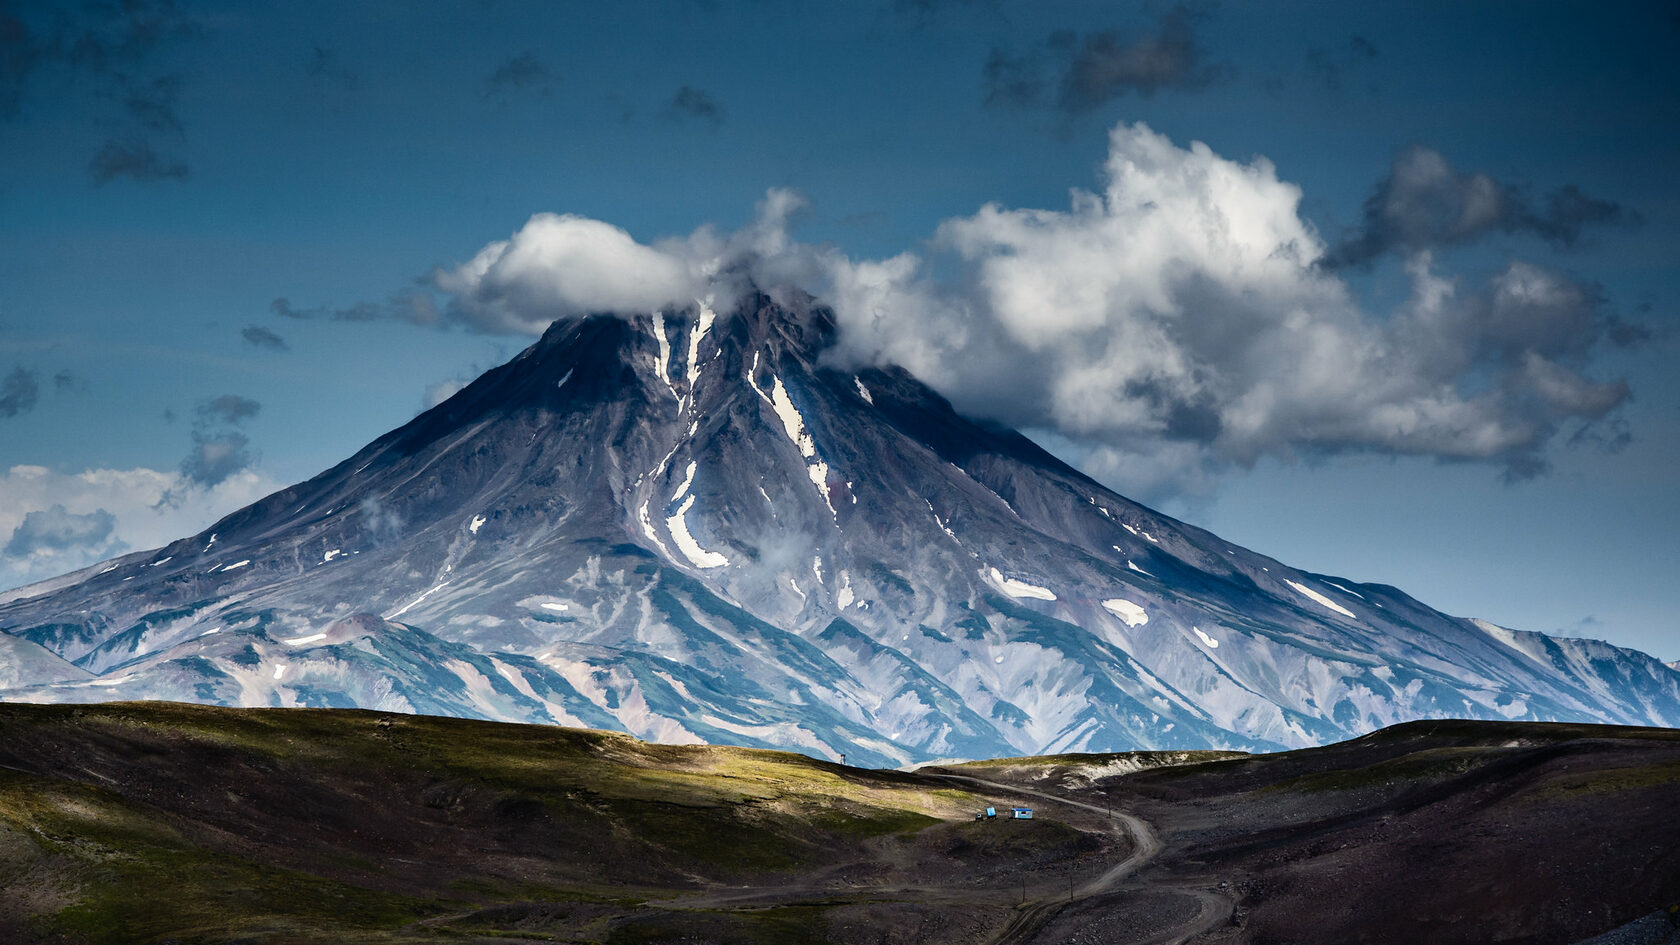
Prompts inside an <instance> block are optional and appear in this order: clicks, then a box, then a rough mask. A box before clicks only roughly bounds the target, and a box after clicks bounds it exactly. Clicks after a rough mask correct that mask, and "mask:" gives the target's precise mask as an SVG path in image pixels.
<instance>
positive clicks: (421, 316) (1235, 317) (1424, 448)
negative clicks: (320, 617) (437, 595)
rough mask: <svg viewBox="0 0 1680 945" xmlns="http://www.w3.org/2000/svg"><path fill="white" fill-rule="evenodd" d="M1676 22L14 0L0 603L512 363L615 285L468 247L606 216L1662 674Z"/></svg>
mask: <svg viewBox="0 0 1680 945" xmlns="http://www.w3.org/2000/svg"><path fill="white" fill-rule="evenodd" d="M1677 47H1680V11H1677V10H1676V8H1675V7H1674V5H1673V4H1672V3H1666V4H1657V3H1643V4H1641V3H1593V4H1586V3H1580V4H1570V3H1555V4H1513V3H1505V2H1497V3H1444V2H1443V3H1415V2H1414V3H1371V4H1326V3H1305V2H1301V3H1291V2H1272V3H1267V4H1234V3H1228V4H1222V5H1214V4H1193V5H1183V6H1175V5H1169V4H1155V3H1145V4H1121V3H1024V2H1009V0H995V2H985V0H968V2H960V0H948V2H938V0H923V2H907V0H881V2H871V3H865V2H859V3H847V4H830V3H817V2H809V3H802V2H788V3H772V2H768V0H734V2H732V0H714V2H696V3H678V2H646V3H636V2H627V3H622V4H554V3H531V4H519V3H509V2H500V0H482V2H472V3H459V4H442V3H406V2H401V3H399V2H390V3H352V4H310V3H301V4H293V5H286V6H284V7H281V8H275V7H274V5H270V4H240V3H231V4H224V3H215V4H211V3H190V2H182V3H164V2H153V0H129V2H122V3H117V2H99V3H85V4H84V3H75V2H64V3H53V4H38V3H17V2H11V3H0V140H3V141H4V147H0V585H11V584H17V583H22V582H25V581H28V580H34V579H37V578H41V577H45V576H48V575H49V574H51V573H55V572H58V571H62V570H66V569H68V568H71V567H76V566H79V565H81V564H84V563H88V562H90V561H92V560H95V559H96V558H97V557H99V556H100V555H105V554H111V553H116V552H118V551H121V550H125V549H137V548H143V547H148V546H150V545H154V544H160V543H162V542H163V541H166V540H168V539H170V538H173V537H176V536H177V535H179V534H184V533H186V532H188V531H191V530H194V529H196V528H198V527H201V526H202V525H204V524H207V523H208V522H209V521H210V520H211V519H212V518H213V517H215V516H216V515H219V514H221V513H225V512H226V511H230V510H231V509H232V508H234V507H237V506H238V505H240V504H243V503H244V502H247V501H250V500H251V499H254V498H256V497H258V496H260V495H261V494H263V492H264V491H265V490H268V489H272V488H276V487H278V486H281V485H285V484H288V483H291V482H294V481H297V480H300V479H303V478H307V477H308V476H310V475H312V474H314V473H315V472H317V471H319V470H320V469H322V468H325V467H326V466H328V465H330V464H332V463H334V462H336V461H337V460H339V459H342V458H343V457H345V456H347V455H349V454H350V453H351V452H353V451H354V450H355V449H357V448H358V447H360V446H361V445H362V444H364V443H365V442H367V441H368V440H370V439H372V438H373V437H375V436H377V435H378V434H380V433H382V432H384V431H385V430H387V429H389V428H391V427H393V426H396V425H398V424H400V423H402V422H403V421H405V420H407V419H408V418H409V417H411V416H413V415H414V413H415V412H416V411H418V410H419V409H421V408H422V407H423V406H424V405H425V404H426V403H427V402H428V399H429V398H434V397H436V396H438V395H439V394H441V393H443V392H446V391H447V390H448V389H450V386H451V385H455V384H459V383H461V382H463V381H464V380H466V379H469V378H470V377H472V376H474V375H475V374H476V373H477V372H479V371H482V370H484V369H487V368H489V367H491V366H493V365H495V364H497V363H499V362H500V361H502V360H504V359H505V358H507V357H509V356H511V355H512V354H513V353H515V352H517V351H518V350H519V349H520V348H521V347H523V346H524V345H525V344H527V343H528V342H529V340H530V336H529V335H528V334H523V333H521V331H520V330H519V328H520V327H521V326H524V327H526V328H528V327H529V326H530V324H532V323H533V322H534V321H539V320H540V319H541V318H542V317H545V315H544V313H545V312H547V311H549V310H551V309H552V310H555V311H559V310H562V309H565V308H566V306H567V305H573V304H576V305H582V304H584V303H585V302H588V301H591V299H587V298H581V297H579V296H577V295H576V293H572V294H568V293H567V292H566V290H565V289H564V287H562V288H561V289H559V290H556V291H558V292H559V293H560V294H559V295H558V296H552V297H550V296H543V297H542V298H543V299H546V301H547V303H548V308H543V307H541V306H538V309H539V310H538V311H535V312H532V311H520V312H517V313H512V314H510V313H508V312H507V311H503V310H501V309H494V311H493V310H492V309H493V308H494V306H492V304H491V302H490V301H487V300H490V299H491V296H492V295H493V294H494V293H493V292H491V290H496V291H501V290H505V289H507V288H508V287H509V286H513V287H515V288H517V287H521V286H527V285H528V284H530V285H535V284H539V283H540V284H541V285H544V286H550V287H552V284H553V283H554V280H555V279H557V278H560V277H562V276H565V275H567V274H568V273H572V272H574V270H572V269H568V268H566V267H567V266H568V265H571V264H572V263H575V262H576V260H570V261H568V260H569V259H570V258H569V257H563V256H555V255H554V254H553V253H552V252H549V253H548V254H547V255H542V254H539V255H540V256H541V258H542V259H543V260H545V262H544V263H543V265H545V266H547V267H548V268H546V269H543V270H542V271H541V272H512V271H510V272H507V273H504V274H503V275H505V277H506V279H507V280H511V281H508V282H506V283H505V284H500V283H498V284H497V285H490V284H489V283H486V282H484V281H483V280H481V279H477V277H470V278H469V277H467V276H463V272H464V270H462V269H461V268H460V267H461V266H462V265H463V264H464V263H466V262H467V261H469V260H471V259H473V258H474V257H475V256H478V255H479V254H480V253H481V251H484V250H485V249H486V247H487V246H489V245H490V244H492V243H494V242H495V241H500V240H509V239H510V238H513V237H515V234H517V238H515V239H514V244H513V245H515V246H525V245H530V246H533V247H537V248H539V249H545V251H546V250H547V249H552V246H553V244H552V243H551V242H544V241H545V240H549V239H551V238H552V237H553V235H554V234H555V233H557V232H558V233H564V232H570V231H568V230H566V228H567V227H573V228H575V227H577V226H578V225H579V224H578V223H577V218H588V219H590V220H595V221H602V222H603V223H604V224H610V225H611V226H612V227H617V228H620V229H621V230H622V231H623V233H624V234H625V241H626V245H628V246H630V247H635V246H636V245H637V244H641V246H642V247H644V248H647V247H653V249H648V250H647V252H643V253H641V254H640V255H634V254H633V255H634V258H635V259H644V258H651V257H648V253H654V254H655V255H657V254H660V253H663V254H665V256H661V257H659V258H665V257H667V256H668V257H670V258H672V259H676V260H677V261H678V262H679V263H681V264H685V265H686V264H692V263H694V262H695V260H697V259H700V258H701V257H706V258H712V257H708V256H707V253H712V254H713V256H715V255H716V252H723V253H725V255H727V254H728V253H737V254H739V253H743V252H746V253H751V254H753V258H754V259H755V260H758V261H759V262H761V263H764V265H762V266H760V267H759V268H758V269H756V270H755V272H756V273H758V274H759V275H760V277H761V278H767V277H768V276H767V275H766V274H768V273H772V272H774V273H779V274H781V275H784V276H786V277H788V278H789V279H791V280H793V281H796V282H798V283H800V284H802V285H804V286H805V287H806V288H809V289H812V290H813V291H817V292H819V293H820V294H824V295H825V296H826V295H832V296H833V298H832V299H831V300H832V301H835V302H836V304H837V305H839V306H841V308H842V309H843V311H842V316H843V317H842V323H843V325H849V326H851V329H850V331H851V338H852V344H851V347H852V348H853V349H854V350H853V356H855V357H891V358H892V359H895V360H901V361H906V362H910V363H911V364H912V366H913V367H915V368H917V369H918V370H921V371H922V372H923V373H925V374H927V375H929V377H930V380H933V381H934V382H935V383H936V384H937V385H938V386H940V388H941V389H942V390H943V391H944V392H946V393H947V394H948V395H949V396H951V397H952V398H953V399H954V400H955V401H956V402H957V403H958V404H959V405H961V406H963V407H965V408H967V409H969V410H972V411H976V412H986V413H992V414H996V415H999V416H1002V417H1003V418H1004V419H1006V420H1008V421H1010V422H1013V423H1017V424H1021V425H1023V426H1025V427H1028V428H1029V429H1030V430H1031V431H1032V432H1033V434H1034V435H1035V436H1037V437H1038V438H1040V440H1041V442H1045V443H1046V444H1047V445H1051V446H1052V447H1053V448H1055V449H1056V450H1057V451H1058V452H1060V453H1062V454H1063V455H1065V456H1068V457H1070V458H1072V459H1075V460H1077V461H1079V462H1081V463H1082V464H1083V465H1085V467H1086V468H1087V469H1088V470H1089V471H1091V472H1093V473H1094V474H1096V475H1097V476H1098V477H1099V478H1101V479H1103V480H1104V481H1106V482H1108V483H1109V484H1110V485H1113V486H1115V487H1116V488H1118V489H1120V490H1121V491H1122V492H1124V493H1126V494H1128V495H1132V496H1133V497H1136V498H1139V499H1140V500H1143V501H1147V502H1150V503H1151V504H1155V505H1157V506H1158V507H1161V508H1163V509H1164V510H1166V511H1169V512H1172V513H1174V514H1177V515H1180V516H1181V517H1184V518H1187V519H1188V520H1190V521H1192V522H1195V523H1197V524H1201V525H1204V526H1206V527H1209V528H1211V529H1213V530H1214V531H1216V532H1219V533H1220V534H1222V535H1224V536H1225V537H1227V538H1229V539H1230V540H1232V541H1236V542H1240V543H1242V544H1244V545H1247V546H1249V547H1252V548H1254V549H1256V550H1259V551H1262V552H1265V553H1269V554H1272V555H1275V556H1277V557H1278V558H1280V559H1282V560H1285V561H1287V562H1289V563H1291V564H1294V565H1296V566H1300V567H1305V568H1311V569H1315V570H1322V571H1328V572H1332V573H1337V574H1341V575H1345V576H1348V577H1351V578H1354V579H1356V580H1365V581H1381V582H1384V583H1390V584H1394V585H1397V586H1399V587H1401V588H1403V589H1405V590H1407V591H1409V592H1411V593H1413V594H1414V595H1415V596H1417V597H1419V598H1420V599H1422V600H1424V601H1425V602H1427V603H1429V604H1431V605H1433V606H1436V607H1439V608H1441V609H1443V610H1446V611H1448V612H1451V613H1458V614H1464V615H1474V616H1482V617H1486V618H1488V619H1491V620H1494V621H1496V622H1500V623H1504V624H1507V625H1512V626H1517V627H1522V628H1526V629H1538V630H1547V631H1562V632H1564V633H1569V634H1575V635H1585V636H1594V637H1601V638H1606V639H1610V640H1612V641H1615V642H1619V643H1623V644H1626V645H1631V646H1638V647H1641V648H1644V649H1647V650H1649V651H1651V652H1653V653H1655V654H1656V655H1658V656H1660V657H1662V658H1664V659H1670V660H1672V659H1677V658H1680V633H1677V632H1676V631H1677V626H1676V619H1675V616H1674V615H1675V613H1676V612H1677V610H1680V590H1676V587H1675V583H1674V581H1673V579H1672V572H1673V569H1674V564H1675V562H1676V561H1680V553H1677V552H1680V548H1677V541H1676V538H1675V535H1676V533H1677V531H1680V488H1676V486H1677V485H1680V476H1677V474H1676V469H1680V379H1677V376H1676V374H1677V372H1675V371H1674V370H1673V368H1674V366H1675V365H1676V363H1677V358H1676V355H1677V353H1680V349H1677V344H1680V342H1677V340H1676V335H1675V329H1676V327H1680V319H1677V316H1676V308H1675V307H1676V304H1677V302H1680V298H1677V295H1680V184H1677V183H1676V176H1675V174H1674V172H1673V168H1674V167H1675V166H1676V164H1677V163H1680V65H1677V63H1680V56H1677V55H1676V53H1677V52H1680V49H1677ZM1195 142H1201V143H1202V145H1201V146H1198V145H1196V144H1194V143H1195ZM772 188H779V189H785V190H778V191H777V193H778V194H783V197H782V198H776V199H782V200H783V201H784V202H783V203H781V204H777V203H776V199H767V194H769V193H770V192H771V189H772ZM1075 190H1078V191H1080V192H1082V193H1083V194H1085V195H1086V196H1085V197H1083V198H1081V197H1077V196H1074V195H1073V193H1072V192H1073V191H1075ZM791 194H797V195H798V197H797V199H796V198H794V197H792V196H791ZM1081 200H1083V201H1084V202H1080V201H1081ZM792 203H798V205H799V207H800V209H799V210H798V211H797V212H794V213H792V214H791V215H788V216H785V217H784V216H782V215H780V214H779V213H778V212H777V209H776V208H777V207H781V208H783V209H785V207H786V206H787V205H791V204H792ZM772 205H774V206H772ZM988 208H990V209H988ZM541 213H546V214H557V215H562V216H560V217H553V218H547V219H549V220H550V221H551V222H552V221H557V222H552V225H551V226H549V227H548V228H547V229H545V230H542V231H541V232H539V228H538V227H537V226H536V225H535V224H533V225H529V226H528V225H527V221H529V220H531V218H532V217H533V215H534V214H541ZM565 215H570V216H565ZM545 234H546V235H545ZM766 234H769V235H768V236H766ZM1210 234H1211V235H1210ZM629 240H634V241H635V242H634V243H630V242H628V241H629ZM731 240H733V242H731ZM766 240H769V242H766ZM778 240H779V241H780V242H777V241H778ZM661 241H664V242H661ZM755 241H756V242H755ZM725 243H727V244H728V246H729V247H733V248H727V247H726V249H724V250H717V251H716V252H714V250H715V249H716V247H715V246H714V244H725ZM707 247H713V248H712V249H708V248H707ZM741 247H748V248H746V249H742V248H741ZM766 247H773V248H769V249H767V248H766ZM1245 253H1246V254H1251V255H1252V259H1250V258H1249V257H1248V256H1245V255H1244V254H1245ZM492 255H493V254H492ZM1284 257H1287V258H1284ZM630 258H631V257H621V256H612V257H610V258H607V257H601V258H597V257H589V259H590V260H592V261H593V262H594V263H597V264H602V265H608V266H612V265H619V264H620V263H622V264H623V265H625V266H631V267H632V268H631V269H626V270H625V271H624V273H621V275H624V276H625V278H626V279H630V280H631V281H634V280H635V279H637V278H639V277H640V276H639V271H636V270H634V268H633V266H632V263H630V262H624V261H623V260H625V259H630ZM895 259H896V260H899V264H898V265H899V268H897V269H892V268H891V267H887V266H885V261H890V260H895ZM1280 259H1281V260H1283V261H1281V262H1280V261H1279V260H1280ZM1245 260H1246V261H1245ZM772 263H773V264H774V265H772ZM877 264H881V265H877ZM889 269H890V272H889ZM439 273H442V274H443V275H444V278H443V279H440V278H439ZM451 275H453V276H455V277H456V278H455V281H454V282H450V281H449V277H450V276H451ZM520 280H537V281H536V282H529V283H528V282H527V281H520ZM544 280H546V281H544ZM1140 286H1142V287H1147V288H1149V289H1150V291H1147V292H1146V291H1144V289H1141V288H1139V287H1140ZM1044 287H1048V288H1047V289H1046V288H1044ZM1093 287H1095V288H1096V289H1100V290H1101V291H1100V292H1095V295H1096V296H1099V297H1096V298H1087V297H1085V296H1086V295H1090V294H1091V293H1085V292H1084V290H1086V289H1092V288H1093ZM1023 289H1034V290H1042V291H1037V294H1036V295H1034V294H1033V292H1027V293H1026V295H1027V296H1030V298H1026V299H1025V300H1023V295H1022V291H1021V290H1023ZM545 291H546V290H545ZM1431 292H1433V293H1434V294H1433V295H1431V294H1430V293H1431ZM487 293H489V294H487ZM1082 293H1083V294H1082ZM605 298H606V299H607V300H608V301H610V300H611V299H612V298H615V297H614V296H611V295H609V296H606V297H605ZM1063 298H1067V299H1072V300H1073V301H1070V302H1069V303H1068V304H1067V305H1061V304H1060V303H1059V301H1058V300H1060V299H1063ZM417 303H418V304H419V305H420V307H419V308H417V307H416V305H417ZM865 308H868V309H869V310H870V311H871V312H873V313H874V314H877V315H882V314H883V313H884V315H883V317H882V318H879V319H874V320H873V321H871V320H869V319H866V318H864V316H863V315H862V314H859V313H861V312H862V311H863V310H864V309H865ZM959 339H960V340H959ZM1230 339H1248V340H1247V341H1246V342H1243V343H1237V342H1234V341H1230ZM1140 352H1145V353H1148V355H1149V357H1148V358H1144V357H1142V355H1141V354H1140ZM1005 375H1007V376H1005Z"/></svg>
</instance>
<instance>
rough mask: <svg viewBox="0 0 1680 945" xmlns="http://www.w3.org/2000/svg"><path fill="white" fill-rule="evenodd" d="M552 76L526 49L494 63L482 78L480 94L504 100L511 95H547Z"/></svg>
mask: <svg viewBox="0 0 1680 945" xmlns="http://www.w3.org/2000/svg"><path fill="white" fill-rule="evenodd" d="M555 82H556V79H555V76H554V74H553V73H552V72H550V71H549V68H548V66H546V65H544V64H543V61H542V60H541V59H539V58H537V54H536V53H534V52H531V51H530V50H526V51H525V52H522V53H520V54H519V55H517V56H514V57H512V58H511V59H508V60H507V61H506V62H503V63H502V64H501V65H499V66H497V67H496V68H495V70H494V71H493V72H491V73H490V75H489V76H487V77H486V78H485V80H484V92H483V94H484V97H485V98H489V99H507V98H511V97H514V96H521V95H523V96H532V97H536V98H547V97H549V96H550V95H553V94H554V86H555Z"/></svg>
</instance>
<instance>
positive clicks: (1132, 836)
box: [938, 773, 1233, 945]
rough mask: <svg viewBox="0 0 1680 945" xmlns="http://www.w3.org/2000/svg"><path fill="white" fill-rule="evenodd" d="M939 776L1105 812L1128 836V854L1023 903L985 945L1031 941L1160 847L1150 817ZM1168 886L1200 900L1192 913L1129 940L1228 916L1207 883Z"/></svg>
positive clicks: (1194, 928)
mask: <svg viewBox="0 0 1680 945" xmlns="http://www.w3.org/2000/svg"><path fill="white" fill-rule="evenodd" d="M938 777H942V778H946V779H948V780H952V781H962V782H966V783H968V784H977V785H980V786H982V787H985V788H989V789H991V790H994V791H998V792H1000V793H1006V794H1018V795H1026V796H1029V797H1036V798H1041V799H1043V800H1046V801H1050V802H1051V803H1053V804H1060V805H1062V806H1064V807H1074V808H1078V809H1081V810H1085V811H1089V812H1091V813H1095V814H1101V815H1104V816H1105V817H1109V818H1111V820H1112V822H1113V823H1114V830H1115V833H1116V834H1118V835H1120V836H1122V837H1124V838H1125V839H1127V840H1128V841H1130V843H1131V846H1132V852H1131V854H1130V855H1128V856H1127V857H1126V858H1125V859H1124V860H1121V861H1120V862H1119V863H1116V864H1115V865H1114V866H1113V867H1111V868H1109V869H1108V870H1107V871H1106V872H1104V873H1103V874H1102V875H1101V876H1098V877H1097V878H1095V879H1093V880H1091V881H1089V882H1087V883H1086V884H1085V885H1083V886H1080V887H1078V888H1076V889H1074V890H1072V891H1071V893H1070V894H1069V895H1068V896H1067V897H1066V898H1063V897H1061V896H1055V897H1047V898H1044V899H1040V900H1037V901H1035V902H1032V903H1029V904H1027V905H1025V906H1023V907H1022V909H1021V911H1020V912H1018V913H1016V915H1015V916H1014V918H1012V919H1010V921H1009V924H1008V925H1006V926H1005V927H1004V928H1003V930H1002V931H1001V932H999V933H998V934H997V936H996V937H995V938H993V939H992V940H991V943H990V945H1024V943H1027V942H1030V941H1032V939H1033V937H1034V936H1035V935H1036V934H1037V933H1038V932H1039V931H1040V930H1041V929H1043V928H1044V926H1045V925H1046V924H1047V923H1049V921H1050V920H1051V919H1052V918H1054V917H1055V916H1056V915H1057V914H1058V913H1060V912H1061V911H1062V910H1063V909H1065V908H1067V907H1068V906H1069V905H1072V904H1074V903H1076V902H1078V901H1079V900H1082V899H1089V898H1091V897H1094V896H1102V895H1107V894H1110V893H1114V892H1117V891H1119V890H1120V889H1121V888H1122V886H1123V885H1124V884H1125V881H1126V880H1127V879H1129V878H1130V877H1131V876H1132V874H1134V873H1136V872H1137V871H1138V870H1140V869H1142V868H1143V867H1144V866H1145V865H1147V864H1148V863H1149V862H1150V861H1151V860H1153V859H1154V858H1155V857H1156V855H1157V854H1159V853H1160V852H1161V838H1160V837H1159V836H1158V835H1157V834H1156V833H1155V828H1154V827H1152V826H1150V824H1149V822H1148V821H1146V820H1144V819H1143V818H1142V817H1139V816H1137V815H1136V814H1133V813H1131V812H1129V811H1124V810H1114V809H1112V808H1109V807H1099V806H1097V805H1096V804H1089V803H1086V802H1085V801H1076V800H1072V799H1071V798H1066V797H1062V796H1060V795H1056V794H1051V793H1048V792H1046V791H1037V790H1033V789H1032V788H1023V787H1017V786H1015V785H1010V784H1003V783H1001V782H997V781H986V780H982V779H980V778H972V777H968V776H966V775H960V774H943V773H941V774H939V775H938ZM1143 885H1148V884H1143ZM1170 888H1171V889H1172V891H1173V892H1175V893H1180V894H1183V895H1189V896H1194V897H1195V898H1196V900H1197V902H1198V903H1199V905H1200V908H1199V909H1198V911H1197V913H1196V915H1195V916H1194V917H1192V918H1190V919H1188V920H1186V921H1184V922H1181V923H1178V924H1176V925H1174V926H1171V927H1169V928H1163V929H1160V930H1158V931H1157V932H1155V933H1154V934H1152V935H1151V936H1149V937H1148V938H1145V939H1139V940H1136V941H1135V942H1133V943H1131V945H1180V943H1183V942H1187V941H1189V940H1190V939H1191V938H1193V937H1195V936H1197V935H1200V934H1201V933H1203V932H1206V931H1207V930H1209V929H1211V928H1213V927H1214V926H1216V925H1218V924H1219V923H1221V922H1224V921H1225V920H1227V919H1228V918H1230V915H1231V909H1232V908H1233V903H1232V902H1231V900H1229V899H1228V898H1226V897H1224V896H1222V895H1219V894H1218V893H1216V892H1213V891H1212V890H1208V889H1198V888H1191V887H1187V886H1181V885H1177V884H1171V885H1170Z"/></svg>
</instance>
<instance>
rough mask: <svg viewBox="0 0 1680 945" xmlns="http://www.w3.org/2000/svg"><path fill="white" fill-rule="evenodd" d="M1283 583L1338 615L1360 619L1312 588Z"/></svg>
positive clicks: (1287, 582) (1289, 582)
mask: <svg viewBox="0 0 1680 945" xmlns="http://www.w3.org/2000/svg"><path fill="white" fill-rule="evenodd" d="M1283 583H1285V584H1287V585H1289V586H1290V587H1293V588H1294V589H1295V590H1296V591H1298V592H1299V593H1301V594H1302V595H1304V596H1307V597H1310V598H1312V599H1313V600H1315V601H1318V602H1319V603H1320V604H1323V605H1324V606H1326V607H1328V608H1330V609H1331V610H1334V611H1335V612H1336V613H1338V614H1342V615H1343V616H1347V617H1353V619H1355V620H1358V619H1359V618H1358V617H1356V616H1354V613H1353V611H1351V610H1348V609H1347V608H1346V607H1343V606H1342V605H1341V604H1338V603H1336V602H1335V601H1333V600H1331V599H1330V598H1328V597H1325V596H1324V595H1323V594H1320V593H1319V592H1317V591H1315V590H1313V589H1312V588H1310V587H1307V586H1305V585H1302V584H1297V583H1295V582H1294V581H1288V580H1286V581H1284V582H1283Z"/></svg>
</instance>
